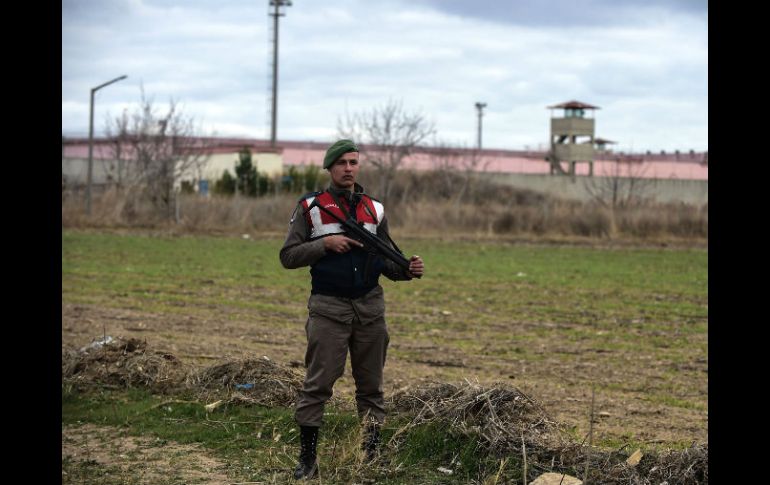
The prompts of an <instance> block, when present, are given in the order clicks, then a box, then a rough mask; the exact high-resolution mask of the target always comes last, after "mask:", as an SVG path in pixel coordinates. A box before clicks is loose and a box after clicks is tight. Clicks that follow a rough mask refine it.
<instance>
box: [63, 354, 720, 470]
mask: <svg viewBox="0 0 770 485" xmlns="http://www.w3.org/2000/svg"><path fill="white" fill-rule="evenodd" d="M62 381H63V383H64V384H68V385H69V384H71V385H77V386H79V387H87V386H108V387H146V388H149V389H152V390H156V391H163V392H166V393H172V392H173V391H175V390H176V391H190V390H192V391H194V392H197V394H198V395H199V397H200V398H201V399H202V400H210V399H211V398H212V396H218V397H221V398H222V399H223V400H225V401H226V402H228V403H233V404H246V405H249V404H260V405H264V406H281V407H291V405H292V404H293V402H294V399H295V396H296V393H297V391H298V389H299V388H300V386H301V382H302V378H301V376H300V375H299V374H298V373H297V371H295V370H292V369H290V368H288V367H286V366H283V365H280V364H278V363H275V362H273V361H270V360H266V359H258V360H244V361H228V362H224V363H221V364H217V365H214V366H211V367H208V368H204V369H199V370H189V369H185V368H184V366H183V365H182V364H181V363H180V362H179V360H178V359H177V358H176V357H174V356H173V355H171V354H168V353H158V352H155V351H153V350H151V349H148V347H147V343H146V342H141V341H138V340H135V339H129V340H123V339H116V340H114V341H112V342H109V343H106V344H101V345H95V346H92V347H90V348H89V347H86V348H83V349H72V348H63V349H62ZM239 382H242V383H250V384H253V387H251V388H250V389H247V390H242V389H241V390H239V389H237V386H236V384H238V383H239ZM388 406H389V407H390V408H391V410H392V411H393V412H395V414H396V415H397V416H401V417H406V418H407V419H406V421H405V422H406V424H404V425H402V426H400V428H399V429H397V430H396V431H395V433H394V434H393V435H392V437H391V439H390V440H389V442H388V443H387V445H386V446H385V453H386V454H391V455H392V456H394V455H395V454H397V453H398V452H399V450H400V449H401V448H402V447H403V446H404V443H405V438H406V437H407V436H408V434H409V433H410V432H411V431H413V430H414V429H415V428H418V427H420V426H423V425H425V424H428V423H438V424H440V425H441V429H443V430H445V431H446V432H447V433H452V434H454V435H461V436H466V437H467V438H469V439H471V440H475V441H477V442H478V443H479V444H480V446H482V447H483V449H484V450H485V451H486V452H487V453H488V454H489V455H490V456H494V457H497V458H500V459H501V460H503V459H506V458H510V457H521V458H522V461H523V460H524V459H526V462H527V470H528V472H527V474H528V475H529V476H537V475H539V474H541V473H544V472H559V473H562V472H564V473H570V472H572V473H573V474H574V473H575V472H574V470H586V473H585V477H584V478H586V479H587V482H590V483H603V484H608V485H613V484H618V485H619V484H632V485H649V484H659V483H662V482H668V483H670V484H673V483H677V484H683V485H690V484H701V483H708V444H706V445H695V444H693V446H692V447H690V448H688V449H685V450H683V451H666V452H662V453H657V452H648V453H647V454H645V455H644V456H643V457H642V459H641V460H640V461H639V463H638V464H636V465H632V464H629V463H628V462H627V459H628V455H629V454H630V451H631V450H624V449H623V448H621V449H619V450H611V451H607V450H602V449H597V448H593V447H591V446H589V445H586V444H585V439H584V440H583V441H581V442H577V441H576V440H575V439H574V438H572V437H571V436H570V435H569V434H568V433H566V432H565V431H564V429H563V426H562V425H561V424H560V423H558V422H556V421H554V420H553V419H552V418H550V417H549V416H548V414H546V412H545V410H544V409H543V407H542V406H541V405H540V404H539V403H538V402H537V401H536V400H535V399H533V398H532V397H530V396H527V395H526V394H524V393H523V392H521V391H520V390H519V389H516V388H514V387H511V386H509V385H507V384H495V385H493V386H492V387H484V386H481V385H479V384H475V383H471V382H469V381H467V380H466V381H465V382H464V383H461V384H457V385H455V384H448V383H435V384H432V385H426V386H422V387H419V386H418V387H408V388H405V389H402V390H400V391H398V392H396V393H394V394H393V396H392V397H391V398H390V400H389V402H388ZM402 422H403V421H402ZM358 438H360V437H358ZM351 443H353V444H351ZM357 443H360V439H355V440H350V442H349V443H347V445H345V443H343V445H342V446H341V447H340V449H339V450H336V449H335V451H334V453H335V454H336V453H339V461H340V462H341V463H353V464H357V466H360V464H361V457H360V456H359V455H360V454H361V452H360V449H358V448H357V445H356V444H357ZM332 461H334V460H332ZM345 473H347V471H346V472H345ZM333 474H334V473H332V475H333Z"/></svg>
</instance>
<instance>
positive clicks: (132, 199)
mask: <svg viewBox="0 0 770 485" xmlns="http://www.w3.org/2000/svg"><path fill="white" fill-rule="evenodd" d="M453 177H454V178H453V179H451V180H450V181H449V182H448V181H447V180H449V179H447V177H444V176H440V174H436V173H409V172H403V173H400V174H399V175H398V177H397V179H396V181H395V183H394V186H393V191H392V193H391V195H390V197H389V199H388V200H387V207H388V215H389V216H388V218H389V220H390V224H391V228H392V229H394V230H395V231H398V232H399V233H400V234H406V235H415V236H416V235H420V236H439V237H443V236H452V235H470V236H498V235H504V236H527V237H534V238H539V237H540V238H542V237H578V238H591V239H597V240H609V239H615V238H630V239H641V240H658V239H685V240H700V241H704V240H706V239H707V238H708V205H704V206H702V207H696V206H692V205H686V204H653V203H637V204H634V205H628V206H623V207H621V206H618V207H615V208H608V207H604V206H601V205H599V204H597V203H592V202H578V201H572V200H562V199H558V198H554V197H550V196H546V195H543V194H540V193H537V192H533V191H531V190H525V189H519V188H513V187H506V186H499V185H494V184H492V183H490V182H485V181H481V180H474V181H472V182H468V184H467V185H464V182H463V179H462V178H458V177H459V175H457V174H455V175H453ZM370 178H371V176H370ZM362 182H366V180H362ZM370 182H371V181H370ZM370 185H371V186H372V187H376V186H377V184H376V183H375V184H370ZM364 186H365V187H366V185H364ZM298 198H299V194H287V193H280V194H277V195H271V196H267V197H261V198H246V197H227V196H212V197H199V196H197V195H194V194H182V195H180V197H179V208H178V211H176V210H171V211H170V212H167V211H164V210H159V209H158V208H157V207H154V206H153V205H152V204H151V203H150V202H149V201H148V200H147V199H146V197H145V196H144V195H143V193H142V192H141V191H139V190H126V191H122V192H121V191H117V190H115V189H110V190H108V191H106V192H104V193H102V194H97V195H95V197H94V201H93V209H92V215H91V216H90V217H87V216H85V214H84V210H83V209H84V205H85V204H84V202H83V199H82V194H75V193H64V194H63V196H62V225H63V226H64V227H80V228H82V227H97V228H164V229H170V230H172V231H175V232H183V233H185V232H186V233H221V232H230V233H232V232H243V233H250V232H252V233H253V232H271V233H275V232H278V233H282V232H284V231H285V230H286V228H287V224H288V221H289V217H290V215H291V213H292V211H293V210H294V208H295V207H296V203H297V200H298ZM168 213H171V214H173V217H172V218H171V219H169V218H168V216H167V214H168Z"/></svg>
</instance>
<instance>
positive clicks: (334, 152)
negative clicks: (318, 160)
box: [324, 140, 358, 169]
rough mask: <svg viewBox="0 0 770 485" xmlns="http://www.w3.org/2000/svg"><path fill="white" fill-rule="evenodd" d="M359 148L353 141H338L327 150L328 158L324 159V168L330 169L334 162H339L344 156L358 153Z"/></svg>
mask: <svg viewBox="0 0 770 485" xmlns="http://www.w3.org/2000/svg"><path fill="white" fill-rule="evenodd" d="M357 151H358V147H357V146H356V144H355V143H353V141H352V140H338V141H336V142H335V143H334V144H333V145H332V146H330V147H329V149H328V150H326V156H325V157H324V168H325V169H328V168H329V167H331V166H332V164H333V163H334V162H336V161H337V159H338V158H340V157H341V156H342V155H344V154H346V153H348V152H357Z"/></svg>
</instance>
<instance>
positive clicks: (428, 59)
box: [62, 0, 708, 151]
mask: <svg viewBox="0 0 770 485" xmlns="http://www.w3.org/2000/svg"><path fill="white" fill-rule="evenodd" d="M292 3H293V5H292V6H291V7H288V8H286V9H285V12H286V16H284V17H281V20H280V50H279V56H280V60H279V68H280V71H279V90H278V91H279V92H278V139H279V140H280V139H285V140H314V141H321V142H328V141H330V140H332V139H333V138H334V137H335V135H336V129H337V120H338V119H339V118H340V117H344V116H345V114H346V113H350V114H353V113H358V112H362V111H365V110H370V109H371V108H373V107H376V106H383V105H385V104H386V103H387V102H388V101H389V100H394V101H401V102H402V103H403V105H404V106H405V108H406V109H407V110H408V111H411V112H419V113H421V114H423V115H424V116H425V117H426V118H427V119H428V120H429V121H431V122H433V123H435V126H436V131H437V138H438V139H439V140H440V141H442V142H445V143H451V144H454V145H460V146H468V147H471V146H474V145H475V143H476V133H477V131H476V130H477V111H476V108H475V106H474V105H475V103H476V102H477V101H482V102H486V103H487V108H486V109H485V116H484V119H483V145H484V147H485V148H503V149H525V148H538V147H544V146H545V145H546V144H547V143H548V137H549V118H550V111H549V110H548V109H547V106H550V105H553V104H557V103H560V102H563V101H568V100H572V99H575V100H579V101H583V102H586V103H589V104H593V105H596V106H599V107H600V108H601V109H599V110H597V111H596V112H595V117H596V135H597V136H599V137H602V138H607V139H610V140H614V141H617V142H618V145H617V146H616V147H615V149H617V150H633V151H642V150H653V151H659V150H667V151H673V150H676V149H679V150H682V151H687V150H690V149H694V150H698V151H700V150H707V149H708V18H707V10H708V4H707V1H706V0H699V1H695V0H693V1H689V0H669V1H664V0H628V1H619V0H531V1H524V0H518V1H514V0H498V1H494V0H487V1H486V2H484V1H473V0H379V1H371V0H370V1H366V0H293V2H292ZM268 4H269V0H251V1H246V0H208V1H204V0H99V1H96V0H62V134H63V135H66V136H87V135H88V108H89V94H90V89H91V88H92V87H95V86H98V85H100V84H102V83H104V82H106V81H109V80H111V79H113V78H116V77H118V76H120V75H123V74H127V75H128V78H127V79H126V80H123V81H120V82H118V83H115V84H112V85H110V86H107V87H105V88H103V89H101V90H99V91H98V92H97V95H96V103H95V118H94V119H95V121H94V125H95V134H96V135H97V136H102V135H103V134H104V127H105V123H106V120H107V118H108V117H110V116H113V117H114V116H117V115H119V114H120V113H121V111H122V110H124V109H126V108H128V109H129V110H133V108H134V107H135V106H136V105H137V103H138V101H139V100H140V97H141V91H140V89H141V86H143V87H144V91H145V93H146V95H147V96H148V97H151V98H153V99H154V101H155V102H156V103H157V104H158V105H160V106H161V107H164V106H167V104H168V101H169V100H170V99H172V98H173V99H174V100H176V101H178V102H179V104H180V106H181V107H182V110H183V112H184V113H185V114H186V115H188V116H191V117H193V118H194V119H195V120H196V121H197V122H199V124H200V126H201V128H202V129H203V131H204V133H203V134H209V135H211V134H213V135H217V136H233V137H254V138H262V139H267V138H269V136H270V111H269V99H270V85H271V76H272V71H271V66H270V62H271V60H272V45H271V36H272V33H271V31H272V28H271V25H272V17H269V16H268V10H269V6H268Z"/></svg>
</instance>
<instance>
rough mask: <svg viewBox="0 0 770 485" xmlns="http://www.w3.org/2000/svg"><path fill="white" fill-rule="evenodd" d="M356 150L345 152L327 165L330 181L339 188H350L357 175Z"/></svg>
mask: <svg viewBox="0 0 770 485" xmlns="http://www.w3.org/2000/svg"><path fill="white" fill-rule="evenodd" d="M358 168H359V166H358V152H350V153H345V154H344V155H342V156H341V157H340V158H338V159H337V161H336V162H334V163H333V164H332V166H331V167H329V174H330V175H331V177H332V183H333V184H334V185H335V186H336V187H339V188H341V189H352V188H353V185H354V184H355V183H356V177H358Z"/></svg>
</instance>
